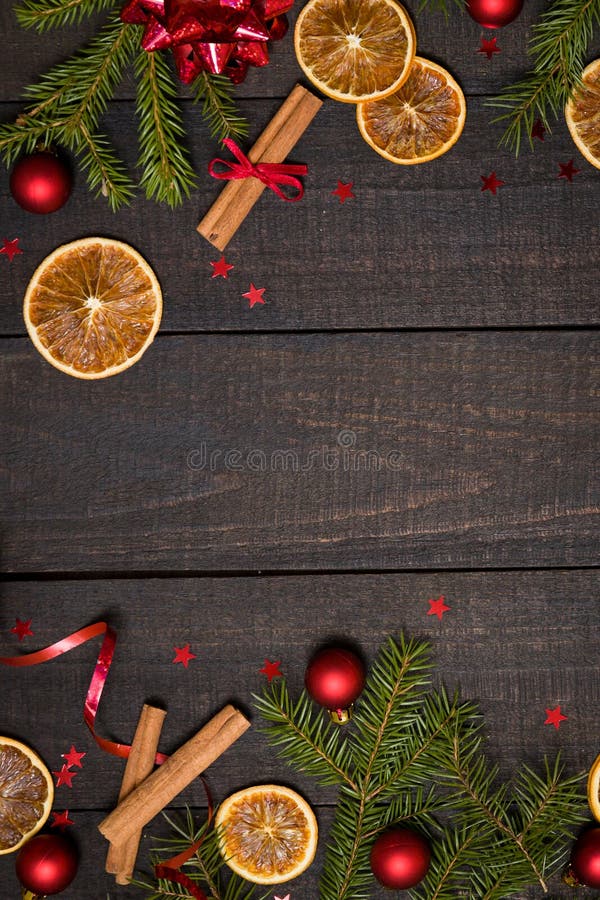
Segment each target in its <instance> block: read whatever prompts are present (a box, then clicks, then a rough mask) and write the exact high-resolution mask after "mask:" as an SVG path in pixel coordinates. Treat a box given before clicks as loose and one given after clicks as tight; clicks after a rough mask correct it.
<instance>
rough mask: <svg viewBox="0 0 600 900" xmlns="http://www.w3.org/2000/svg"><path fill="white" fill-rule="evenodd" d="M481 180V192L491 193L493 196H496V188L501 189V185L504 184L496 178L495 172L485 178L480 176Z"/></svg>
mask: <svg viewBox="0 0 600 900" xmlns="http://www.w3.org/2000/svg"><path fill="white" fill-rule="evenodd" d="M481 180H482V181H483V185H482V187H481V190H482V191H491V192H492V194H494V195H495V194H496V191H497V190H498V188H499V187H502V185H503V184H504V183H505V182H504V181H500V179H499V178H496V173H495V172H492V174H491V175H488V176H487V177H486V176H485V175H482V176H481Z"/></svg>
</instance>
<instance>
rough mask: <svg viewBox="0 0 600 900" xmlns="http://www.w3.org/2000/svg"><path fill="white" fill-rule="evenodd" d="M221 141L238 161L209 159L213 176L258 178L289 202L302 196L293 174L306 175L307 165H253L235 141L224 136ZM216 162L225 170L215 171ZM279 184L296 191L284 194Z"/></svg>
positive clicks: (234, 179)
mask: <svg viewBox="0 0 600 900" xmlns="http://www.w3.org/2000/svg"><path fill="white" fill-rule="evenodd" d="M223 143H224V144H225V146H226V147H227V149H228V150H231V152H232V153H233V155H234V156H235V157H236V159H237V160H238V161H237V162H236V163H234V162H228V161H227V160H226V159H219V157H216V158H215V159H213V160H211V162H210V163H209V165H208V171H209V173H210V174H211V175H212V177H213V178H222V179H224V180H225V181H238V180H240V179H242V178H258V180H259V181H262V183H263V184H264V185H266V186H267V187H268V188H270V189H271V190H272V191H274V192H275V193H276V194H277V196H278V197H281V199H282V200H287V201H288V202H289V203H295V202H296V201H298V200H301V199H302V197H303V196H304V187H303V185H302V182H301V181H300V179H299V178H296V177H294V176H296V175H306V173H307V172H308V166H306V165H304V164H303V163H300V164H298V165H294V164H290V163H256V165H255V164H254V163H252V162H250V160H249V159H248V157H247V156H246V155H245V154H244V152H243V151H242V150H240V148H239V147H238V145H237V144H236V143H235V141H232V140H231V138H225V140H224V141H223ZM217 164H221V165H223V166H226V168H227V171H225V172H217V171H216V169H215V166H216V165H217ZM280 184H286V185H290V186H291V187H295V188H296V193H295V194H294V195H292V196H291V197H290V196H288V195H287V194H284V192H283V191H282V190H281V188H280V187H279V185H280Z"/></svg>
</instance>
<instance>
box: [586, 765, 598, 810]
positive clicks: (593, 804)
mask: <svg viewBox="0 0 600 900" xmlns="http://www.w3.org/2000/svg"><path fill="white" fill-rule="evenodd" d="M587 799H588V804H589V807H590V811H591V813H592V815H593V817H594V818H595V819H596V820H597V821H598V822H600V756H597V757H596V759H595V760H594V762H593V764H592V767H591V769H590V771H589V774H588V780H587Z"/></svg>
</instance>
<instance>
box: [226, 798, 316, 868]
mask: <svg viewBox="0 0 600 900" xmlns="http://www.w3.org/2000/svg"><path fill="white" fill-rule="evenodd" d="M215 827H216V828H217V830H218V832H219V842H220V849H221V853H222V854H223V857H224V858H225V861H226V863H227V865H228V866H229V867H230V869H233V871H234V872H237V874H238V875H241V876H242V877H243V878H245V879H246V880H247V881H252V882H254V883H255V884H281V883H282V882H284V881H290V880H291V879H292V878H296V877H297V876H298V875H300V874H301V873H302V872H304V870H305V869H307V868H308V866H309V865H310V864H311V862H312V861H313V858H314V855H315V851H316V849H317V838H318V828H317V820H316V818H315V814H314V813H313V811H312V809H311V808H310V806H309V805H308V803H307V802H306V800H304V798H303V797H301V796H300V795H299V794H297V793H296V791H292V790H291V789H290V788H287V787H282V786H280V785H276V784H261V785H258V786H256V787H251V788H246V789H245V790H242V791H238V792H237V793H235V794H232V795H231V796H230V797H228V798H227V799H226V800H225V801H224V802H223V803H222V804H221V805H220V806H219V809H218V811H217V815H216V817H215Z"/></svg>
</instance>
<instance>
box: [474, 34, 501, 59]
mask: <svg viewBox="0 0 600 900" xmlns="http://www.w3.org/2000/svg"><path fill="white" fill-rule="evenodd" d="M477 52H478V53H485V55H486V56H487V58H488V59H491V58H492V56H493V55H494V53H500V47H497V46H496V38H495V37H493V38H485V37H482V38H481V47H480V48H479V50H478V51H477Z"/></svg>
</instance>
